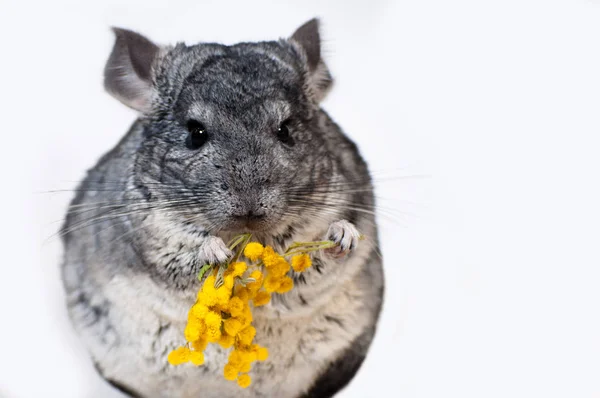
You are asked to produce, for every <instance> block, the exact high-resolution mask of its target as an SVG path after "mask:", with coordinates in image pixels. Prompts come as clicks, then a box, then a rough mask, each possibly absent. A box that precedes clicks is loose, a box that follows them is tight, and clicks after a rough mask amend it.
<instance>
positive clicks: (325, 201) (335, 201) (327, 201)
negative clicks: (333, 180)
mask: <svg viewBox="0 0 600 398" xmlns="http://www.w3.org/2000/svg"><path fill="white" fill-rule="evenodd" d="M315 199H316V198H311V199H310V200H308V199H306V198H299V197H291V198H290V200H291V201H292V202H294V203H300V204H307V205H314V204H317V205H328V206H329V205H330V206H336V205H352V206H354V207H356V208H361V209H364V210H370V211H374V210H381V211H383V212H387V213H389V214H392V215H393V214H394V213H398V215H399V214H400V213H401V211H400V210H398V209H392V208H389V207H385V206H380V205H366V204H361V203H356V202H353V201H350V200H347V199H343V198H334V197H332V198H319V199H320V200H319V201H317V200H315Z"/></svg>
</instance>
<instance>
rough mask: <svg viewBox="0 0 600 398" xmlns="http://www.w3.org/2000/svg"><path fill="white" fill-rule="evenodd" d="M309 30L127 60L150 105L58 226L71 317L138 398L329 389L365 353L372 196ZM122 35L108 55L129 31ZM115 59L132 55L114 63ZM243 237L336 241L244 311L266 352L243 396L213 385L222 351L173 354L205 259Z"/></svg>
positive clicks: (376, 265) (374, 300)
mask: <svg viewBox="0 0 600 398" xmlns="http://www.w3.org/2000/svg"><path fill="white" fill-rule="evenodd" d="M307 25H308V27H307ZM307 25H305V26H303V28H302V29H304V30H303V31H301V32H300V33H297V34H295V35H294V36H293V37H292V38H291V39H281V40H279V41H270V42H261V43H241V44H237V45H233V46H224V45H220V44H212V43H201V44H198V45H193V46H187V45H184V44H181V43H180V44H177V45H176V46H174V47H161V48H159V49H158V50H157V51H156V52H155V56H153V57H144V56H142V57H138V58H137V61H142V62H147V64H145V65H137V66H136V68H134V71H135V70H138V69H140V68H141V70H148V71H150V75H149V79H146V80H144V81H148V82H149V85H148V90H150V91H149V92H151V93H152V95H151V96H150V97H144V98H145V99H144V101H146V99H147V98H151V103H150V105H147V106H146V105H145V106H141V107H139V108H138V109H139V110H141V112H142V114H141V115H140V118H139V119H138V121H136V122H135V124H134V125H133V126H132V128H131V130H130V131H129V133H128V134H127V135H126V136H125V137H124V138H123V139H122V140H121V142H120V143H119V144H118V145H117V146H116V147H115V148H114V149H113V150H112V151H110V152H109V153H108V154H106V155H105V156H104V157H103V158H102V159H101V160H100V161H99V162H98V164H96V166H95V167H94V168H93V169H91V170H90V171H89V172H88V175H87V177H86V179H85V180H84V182H83V183H82V184H81V185H80V187H79V189H78V191H79V192H78V194H77V196H76V198H75V199H74V200H73V202H72V204H71V207H70V209H69V212H68V214H67V220H66V222H65V225H64V226H63V237H64V239H63V240H64V246H65V258H64V264H63V280H64V285H65V289H66V291H67V297H68V308H69V312H70V316H71V319H72V322H73V324H74V326H75V328H76V330H77V332H78V333H79V335H80V336H81V338H82V340H83V341H84V343H85V345H86V347H87V348H88V350H89V351H90V354H91V356H92V358H93V361H94V363H95V364H96V366H97V368H98V370H99V372H100V373H101V374H102V375H103V376H104V377H105V378H106V379H107V380H109V381H110V382H111V383H112V384H113V385H115V386H118V388H120V389H122V390H124V391H128V392H129V394H131V395H136V396H143V397H200V396H201V397H234V396H235V397H281V398H286V397H300V396H307V397H308V396H310V397H317V396H319V397H321V396H323V397H324V396H332V395H333V394H335V392H337V391H338V390H339V389H341V388H342V387H343V386H345V385H346V384H347V383H348V382H349V380H350V379H351V378H352V377H353V376H354V373H355V372H356V370H357V369H358V367H359V366H360V363H361V362H362V360H363V358H364V356H365V355H366V352H367V349H368V347H369V345H370V342H371V339H372V337H373V333H374V331H375V324H376V322H377V318H378V315H379V311H380V307H381V299H382V291H383V273H382V267H381V259H380V257H379V256H378V254H377V251H376V250H377V242H378V241H377V227H376V224H375V219H374V213H373V209H374V205H375V203H374V198H373V193H372V186H371V182H370V177H369V174H368V170H367V166H366V164H365V162H364V161H363V160H362V158H361V157H360V154H359V152H358V150H357V148H356V147H355V145H354V144H353V143H352V142H351V141H350V140H349V139H348V138H347V137H346V136H345V135H344V134H343V133H342V132H341V131H340V129H339V127H338V126H337V125H336V124H335V123H334V122H333V121H332V120H331V119H330V118H329V116H328V115H327V114H326V113H325V112H324V111H323V110H322V109H321V108H320V107H319V103H318V101H319V100H320V99H321V98H322V97H323V96H324V95H325V92H326V91H327V89H328V88H329V86H330V84H331V78H330V77H329V73H328V72H327V69H326V67H325V65H324V63H323V61H322V60H321V59H320V55H319V54H316V55H315V45H314V40H315V38H316V40H318V30H317V29H318V24H317V23H316V22H311V23H309V24H307ZM311 27H312V28H311ZM306 29H313V31H312V32H307V31H306ZM117 34H118V35H124V37H121V38H120V39H117V44H116V46H118V45H121V44H119V40H127V38H128V35H130V34H133V32H129V31H125V30H118V31H117ZM135 35H137V34H135ZM136 37H137V36H136ZM303 38H309V39H310V40H313V43H312V44H311V45H310V53H309V52H307V50H306V49H305V48H308V47H306V46H307V43H304V42H303V40H304V39H303ZM144 40H146V39H144ZM144 40H142V41H141V42H142V43H145V44H144V45H145V47H146V49H152V48H153V47H152V46H150V45H148V44H147V43H146V42H144ZM138 41H139V38H138ZM129 42H131V41H129ZM134 42H135V41H134ZM316 48H317V49H318V48H319V46H316ZM122 49H123V48H121V50H122ZM119 51H120V50H119ZM127 51H137V50H136V49H135V46H133V47H131V46H128V47H127ZM315 56H318V57H319V59H318V60H315V59H314V57H315ZM309 58H310V59H309ZM119 60H120V61H119ZM123 60H125V61H123ZM144 60H145V61H144ZM137 61H136V62H137ZM118 62H125V63H126V64H127V62H128V61H127V58H126V57H125V58H124V57H117V58H116V59H115V58H114V57H113V56H111V60H109V64H111V63H112V67H119V65H118ZM115 63H117V64H115ZM315 65H316V67H315ZM125 66H126V67H128V66H127V65H125ZM136 73H137V76H138V77H140V75H139V73H138V72H136ZM142 78H143V76H142ZM111 87H112V89H111V92H112V93H113V94H114V95H115V96H116V97H117V98H119V99H121V100H122V99H123V97H124V96H127V95H129V97H127V98H129V100H131V99H132V98H133V100H135V99H136V98H137V97H135V95H133V97H132V96H131V92H130V91H128V89H129V88H128V86H122V85H118V84H115V85H111ZM123 90H124V91H123ZM140 95H142V96H145V95H146V94H140ZM188 119H195V120H198V121H200V122H201V123H203V124H204V126H205V127H206V132H207V134H208V140H207V142H206V144H204V145H203V146H202V147H201V148H199V149H196V150H192V149H189V148H188V147H186V144H185V142H186V137H187V136H188V132H187V130H186V122H187V120H188ZM286 120H289V126H290V132H291V133H290V135H291V140H290V141H289V142H287V143H283V142H280V141H279V140H278V138H277V135H276V131H277V129H278V126H279V125H280V124H281V123H282V122H284V121H286ZM249 229H251V230H252V232H253V233H254V236H255V239H256V240H258V241H261V242H263V243H265V244H271V245H273V246H274V247H275V248H276V249H278V250H283V249H284V248H285V247H286V246H287V245H289V244H290V243H291V242H293V241H307V240H314V239H324V238H325V239H327V238H331V239H334V240H335V241H336V242H338V243H339V244H340V248H339V249H335V250H333V251H329V252H326V253H318V254H316V255H314V257H313V261H314V265H313V267H311V268H310V269H309V270H307V271H306V272H304V273H303V274H294V273H293V272H292V275H291V276H292V277H294V279H295V281H296V287H295V288H294V289H293V290H292V291H290V292H289V293H286V294H285V295H274V297H273V300H272V302H271V303H270V304H269V305H267V306H264V307H260V308H256V309H255V311H254V314H255V321H254V324H255V326H256V328H257V342H258V343H259V344H262V345H265V346H267V347H268V348H269V351H270V358H269V360H267V361H266V362H260V363H256V364H255V365H254V367H253V370H252V372H251V376H252V379H253V383H252V385H251V386H250V387H249V388H247V389H244V390H242V389H240V388H239V387H238V386H237V385H236V384H235V383H233V382H229V381H226V380H224V378H223V377H222V368H223V365H224V363H225V362H226V360H227V353H226V351H224V350H222V349H221V348H220V347H217V346H212V345H211V346H210V347H209V348H208V349H207V351H206V352H205V355H206V363H205V365H203V366H201V367H194V366H192V365H184V366H179V367H172V366H170V365H169V364H168V363H167V361H166V356H167V354H168V352H169V351H170V350H172V349H173V348H175V347H177V346H178V345H180V344H181V343H182V342H183V341H184V340H183V329H184V326H185V322H186V318H187V310H188V309H189V308H190V306H191V305H192V304H193V302H194V299H195V293H196V291H197V289H198V287H199V282H198V281H197V279H196V275H197V273H198V271H199V269H200V267H201V266H202V265H203V264H205V263H206V262H219V261H222V260H224V259H225V258H227V256H228V255H229V252H228V250H227V248H226V246H225V245H224V243H223V241H227V240H228V239H229V238H230V237H231V236H233V235H235V234H237V233H240V232H244V231H247V230H249ZM359 231H360V233H362V234H364V235H365V236H366V237H367V239H366V240H364V241H359V239H358V234H359ZM340 363H341V364H342V365H343V366H340ZM344 364H345V365H344Z"/></svg>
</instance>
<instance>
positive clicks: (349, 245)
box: [325, 220, 361, 258]
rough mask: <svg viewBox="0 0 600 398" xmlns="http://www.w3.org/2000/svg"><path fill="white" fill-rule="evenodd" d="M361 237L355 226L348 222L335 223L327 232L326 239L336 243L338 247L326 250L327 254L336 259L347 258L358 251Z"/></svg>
mask: <svg viewBox="0 0 600 398" xmlns="http://www.w3.org/2000/svg"><path fill="white" fill-rule="evenodd" d="M360 236H361V235H360V232H358V229H356V227H355V226H354V224H352V223H350V222H348V221H346V220H340V221H336V222H333V223H331V225H330V226H329V229H328V230H327V234H326V239H328V240H331V241H333V242H335V243H336V246H335V247H332V248H331V249H327V250H325V253H327V255H329V256H331V257H334V258H341V257H345V256H346V255H348V254H349V253H351V252H352V251H353V250H354V249H356V247H357V246H358V241H359V240H360Z"/></svg>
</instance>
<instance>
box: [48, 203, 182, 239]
mask: <svg viewBox="0 0 600 398" xmlns="http://www.w3.org/2000/svg"><path fill="white" fill-rule="evenodd" d="M184 204H188V203H187V202H186V201H181V203H176V204H169V205H162V206H156V205H152V206H146V207H139V208H135V209H129V210H128V211H122V212H115V210H118V209H111V210H109V211H107V212H104V213H102V214H100V215H96V216H94V217H90V218H88V219H84V220H81V221H79V222H76V223H75V224H74V225H72V226H71V228H68V229H66V230H61V231H59V232H57V233H56V234H53V235H52V236H50V238H49V239H51V238H54V237H57V236H58V237H62V236H65V235H67V234H69V233H71V232H74V231H76V230H78V229H81V228H86V227H88V226H92V225H94V224H96V223H98V222H102V221H105V220H110V219H115V218H119V217H123V216H129V215H135V214H144V212H148V211H151V210H157V209H163V210H164V209H169V208H177V207H180V206H182V205H184Z"/></svg>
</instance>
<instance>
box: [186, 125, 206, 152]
mask: <svg viewBox="0 0 600 398" xmlns="http://www.w3.org/2000/svg"><path fill="white" fill-rule="evenodd" d="M186 127H187V130H188V132H189V134H188V136H187V139H186V140H185V144H186V145H187V147H188V148H190V149H198V148H200V147H201V146H202V145H204V143H206V140H207V139H208V133H207V132H206V128H205V127H204V125H203V124H202V123H200V122H199V121H197V120H188V122H187V124H186Z"/></svg>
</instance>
